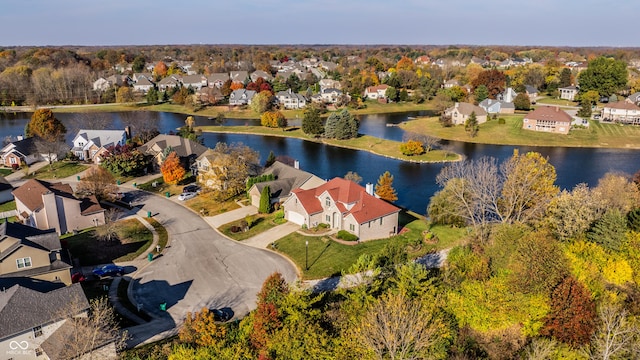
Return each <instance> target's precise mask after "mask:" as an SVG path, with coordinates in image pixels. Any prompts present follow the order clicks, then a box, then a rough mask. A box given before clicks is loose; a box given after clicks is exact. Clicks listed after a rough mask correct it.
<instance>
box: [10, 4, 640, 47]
mask: <svg viewBox="0 0 640 360" xmlns="http://www.w3.org/2000/svg"><path fill="white" fill-rule="evenodd" d="M638 14H640V1H637V0H618V1H616V2H613V3H607V2H602V1H595V0H510V1H506V0H485V1H480V0H439V1H434V0H394V1H390V0H367V1H365V0H242V1H230V0H182V1H176V0H102V1H100V0H97V1H96V0H94V1H92V0H2V1H0V34H2V35H1V36H0V46H47V45H50V46H62V45H87V46H92V45H102V46H112V45H175V44H212V45H215V44H247V45H263V44H307V45H314V44H326V45H334V44H349V45H376V44H390V45H523V46H536V45H538V46H613V47H636V46H640V40H638V38H636V37H635V36H633V34H635V30H636V29H637V26H635V25H636V24H637V23H638Z"/></svg>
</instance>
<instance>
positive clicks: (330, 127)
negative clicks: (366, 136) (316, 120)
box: [324, 109, 360, 140]
mask: <svg viewBox="0 0 640 360" xmlns="http://www.w3.org/2000/svg"><path fill="white" fill-rule="evenodd" d="M359 126H360V123H359V122H358V120H357V119H356V118H355V117H354V116H353V115H351V114H350V113H349V111H348V110H347V109H344V110H342V111H340V112H339V113H333V114H331V115H329V118H328V119H327V123H326V124H325V127H324V135H325V137H327V138H330V139H338V140H345V139H352V138H355V137H357V136H358V127H359Z"/></svg>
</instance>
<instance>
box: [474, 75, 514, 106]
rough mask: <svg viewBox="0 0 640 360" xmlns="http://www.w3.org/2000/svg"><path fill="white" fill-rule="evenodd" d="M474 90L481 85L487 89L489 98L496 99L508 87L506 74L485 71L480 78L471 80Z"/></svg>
mask: <svg viewBox="0 0 640 360" xmlns="http://www.w3.org/2000/svg"><path fill="white" fill-rule="evenodd" d="M471 85H472V86H473V88H474V90H475V89H477V88H478V87H479V86H480V85H484V86H486V87H487V90H488V91H489V97H490V98H491V99H495V98H496V96H498V94H500V93H502V92H503V91H504V89H505V86H506V77H505V75H504V73H503V72H502V71H500V70H497V69H490V70H484V71H482V72H481V73H479V74H478V77H476V78H475V79H473V80H471Z"/></svg>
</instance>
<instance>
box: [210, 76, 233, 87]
mask: <svg viewBox="0 0 640 360" xmlns="http://www.w3.org/2000/svg"><path fill="white" fill-rule="evenodd" d="M227 80H229V74H227V73H214V74H211V75H209V76H208V77H207V83H208V84H209V86H210V87H217V88H218V89H220V88H221V87H222V85H224V83H225V82H227Z"/></svg>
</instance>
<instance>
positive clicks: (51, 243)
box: [0, 222, 71, 285]
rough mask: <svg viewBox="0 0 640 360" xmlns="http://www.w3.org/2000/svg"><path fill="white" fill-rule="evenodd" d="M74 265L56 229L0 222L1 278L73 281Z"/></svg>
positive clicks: (58, 281) (63, 282) (65, 282)
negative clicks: (64, 249)
mask: <svg viewBox="0 0 640 360" xmlns="http://www.w3.org/2000/svg"><path fill="white" fill-rule="evenodd" d="M70 269H71V264H70V261H69V259H67V258H66V257H65V256H64V253H63V252H62V246H61V245H60V238H59V237H58V234H56V232H55V230H53V229H50V230H40V229H36V228H34V227H30V226H27V225H23V224H19V223H11V222H4V223H2V224H0V278H4V279H6V278H30V279H35V280H41V281H50V282H55V283H61V284H64V285H70V284H71V274H70V272H69V270H70Z"/></svg>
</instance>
